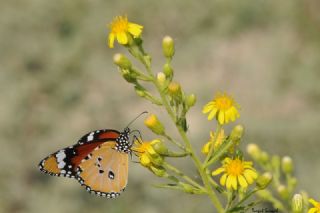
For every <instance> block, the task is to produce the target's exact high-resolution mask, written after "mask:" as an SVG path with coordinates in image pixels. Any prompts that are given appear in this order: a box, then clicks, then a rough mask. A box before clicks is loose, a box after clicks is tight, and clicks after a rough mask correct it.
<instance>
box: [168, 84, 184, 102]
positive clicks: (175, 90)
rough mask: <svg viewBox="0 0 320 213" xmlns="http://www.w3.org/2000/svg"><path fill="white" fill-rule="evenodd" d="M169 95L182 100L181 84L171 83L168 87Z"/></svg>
mask: <svg viewBox="0 0 320 213" xmlns="http://www.w3.org/2000/svg"><path fill="white" fill-rule="evenodd" d="M168 93H169V95H171V97H172V98H174V99H175V100H181V98H182V92H181V86H180V84H179V83H177V82H170V84H169V85H168Z"/></svg>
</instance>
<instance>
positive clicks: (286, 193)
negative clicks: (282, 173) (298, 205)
mask: <svg viewBox="0 0 320 213" xmlns="http://www.w3.org/2000/svg"><path fill="white" fill-rule="evenodd" d="M277 191H278V193H279V195H280V197H281V198H282V199H284V200H286V199H288V197H289V191H288V189H287V187H285V186H284V185H279V186H278V188H277Z"/></svg>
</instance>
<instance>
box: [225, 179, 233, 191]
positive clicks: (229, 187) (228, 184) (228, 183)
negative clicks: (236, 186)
mask: <svg viewBox="0 0 320 213" xmlns="http://www.w3.org/2000/svg"><path fill="white" fill-rule="evenodd" d="M232 181H233V178H232V176H231V175H229V176H228V177H227V180H226V186H227V189H228V190H230V189H231V186H232Z"/></svg>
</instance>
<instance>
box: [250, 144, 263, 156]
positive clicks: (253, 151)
mask: <svg viewBox="0 0 320 213" xmlns="http://www.w3.org/2000/svg"><path fill="white" fill-rule="evenodd" d="M247 152H248V154H249V155H250V156H251V157H252V158H253V159H255V160H257V159H259V158H260V156H261V150H260V148H259V146H258V145H257V144H254V143H250V144H248V146H247Z"/></svg>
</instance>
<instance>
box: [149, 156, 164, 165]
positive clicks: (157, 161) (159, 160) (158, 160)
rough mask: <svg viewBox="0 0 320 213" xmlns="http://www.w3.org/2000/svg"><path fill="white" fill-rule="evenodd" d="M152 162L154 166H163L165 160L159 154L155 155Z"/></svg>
mask: <svg viewBox="0 0 320 213" xmlns="http://www.w3.org/2000/svg"><path fill="white" fill-rule="evenodd" d="M151 161H152V164H154V165H157V166H161V165H162V164H163V162H164V159H163V157H161V156H160V155H159V154H158V153H155V154H154V155H152V156H151Z"/></svg>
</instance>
